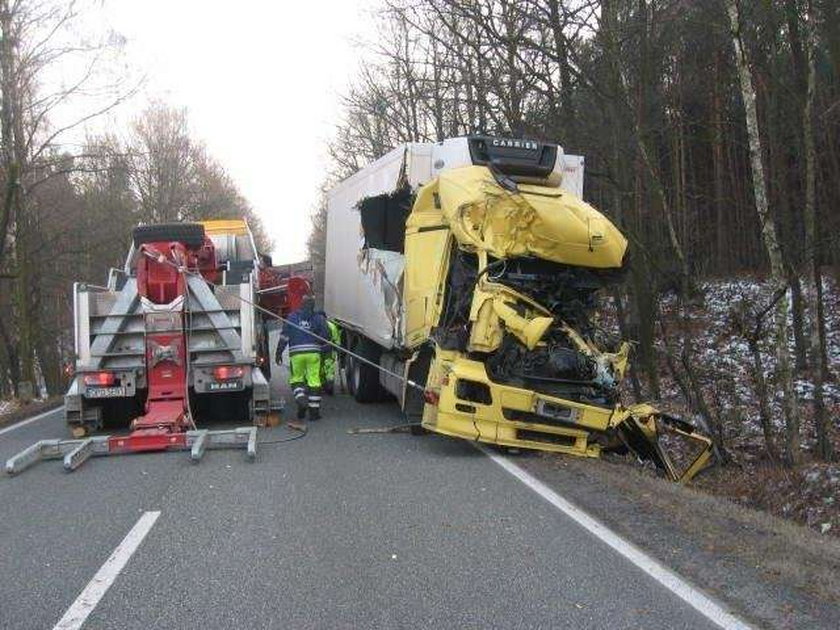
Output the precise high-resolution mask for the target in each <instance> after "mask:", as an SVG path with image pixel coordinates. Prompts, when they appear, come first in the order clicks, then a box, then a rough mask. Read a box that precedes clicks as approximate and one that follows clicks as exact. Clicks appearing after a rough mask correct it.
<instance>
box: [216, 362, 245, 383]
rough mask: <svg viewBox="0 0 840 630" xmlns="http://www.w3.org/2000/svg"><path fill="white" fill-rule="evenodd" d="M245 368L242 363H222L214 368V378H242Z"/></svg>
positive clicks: (220, 379)
mask: <svg viewBox="0 0 840 630" xmlns="http://www.w3.org/2000/svg"><path fill="white" fill-rule="evenodd" d="M243 374H245V369H244V368H243V367H242V366H241V365H220V366H219V367H217V368H213V378H215V379H216V380H217V381H229V380H231V379H234V378H242V375H243Z"/></svg>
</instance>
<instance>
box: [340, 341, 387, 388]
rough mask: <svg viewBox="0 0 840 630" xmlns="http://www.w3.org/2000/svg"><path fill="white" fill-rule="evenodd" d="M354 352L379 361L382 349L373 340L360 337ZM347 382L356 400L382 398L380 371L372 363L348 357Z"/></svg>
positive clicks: (370, 359)
mask: <svg viewBox="0 0 840 630" xmlns="http://www.w3.org/2000/svg"><path fill="white" fill-rule="evenodd" d="M353 352H355V353H356V354H358V355H360V356H363V357H364V358H365V359H367V360H369V361H374V362H376V361H378V360H379V355H380V353H381V350H380V349H379V346H377V345H376V344H375V343H373V342H372V341H368V340H367V339H360V340H359V343H357V344H356V345H355V346H354V347H353ZM348 368H349V369H348V371H347V383H348V388H349V389H350V392H351V393H352V394H353V398H355V399H356V402H360V403H369V402H377V401H379V400H381V399H382V389H381V387H380V386H379V371H378V370H377V369H376V368H374V367H373V366H371V365H368V364H367V363H364V362H362V361H359V360H358V359H356V358H355V357H348Z"/></svg>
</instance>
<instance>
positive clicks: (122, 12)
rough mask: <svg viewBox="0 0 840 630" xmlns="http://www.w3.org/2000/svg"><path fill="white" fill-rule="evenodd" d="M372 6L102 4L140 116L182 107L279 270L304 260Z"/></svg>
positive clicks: (207, 0) (143, 0)
mask: <svg viewBox="0 0 840 630" xmlns="http://www.w3.org/2000/svg"><path fill="white" fill-rule="evenodd" d="M374 5H375V0H356V1H353V0H346V1H342V0H332V1H326V2H325V1H320V2H318V1H310V2H303V1H295V2H284V1H273V0H264V1H258V0H239V1H238V2H229V1H228V2H217V1H213V0H203V1H202V0H107V2H105V3H104V9H103V10H104V11H105V17H106V19H107V21H108V23H109V24H110V25H111V26H112V27H113V28H114V29H116V30H117V31H119V32H120V33H121V34H122V35H124V36H125V37H126V38H127V39H128V44H127V49H126V53H127V55H128V60H129V62H130V63H131V64H132V65H133V66H136V67H137V69H138V70H139V71H140V72H142V73H144V74H146V75H147V77H148V81H147V83H146V87H145V88H144V92H143V94H142V95H141V97H140V98H138V99H135V102H134V103H133V104H132V105H131V106H130V107H137V108H138V109H139V108H142V105H143V104H144V102H145V100H146V99H148V98H159V99H161V100H164V101H166V102H167V103H169V104H171V105H174V106H176V107H180V106H184V107H186V108H187V109H188V112H189V119H190V123H191V127H192V131H193V133H194V135H195V136H196V137H197V138H199V139H201V140H203V141H204V142H205V143H206V144H207V147H208V148H209V150H210V152H211V154H212V155H214V156H215V157H216V158H217V159H218V160H219V161H220V162H221V163H222V165H223V166H224V167H225V168H226V169H227V170H228V172H229V173H230V174H231V175H232V177H233V178H234V179H235V181H236V182H237V184H238V185H239V187H240V189H241V190H242V192H243V194H244V195H245V196H246V197H247V198H248V200H249V201H250V202H251V204H252V205H253V206H254V208H255V209H256V211H257V212H258V213H259V215H260V216H261V217H262V218H263V221H265V225H266V227H267V228H268V230H269V232H270V234H271V236H272V237H273V238H274V241H275V246H276V248H275V251H274V259H275V261H276V262H291V261H294V260H300V259H302V258H304V257H305V256H306V252H305V243H306V236H307V234H308V232H309V225H310V214H311V211H312V209H313V207H314V205H315V203H316V201H317V196H318V187H319V184H320V183H321V181H322V178H323V174H324V169H325V168H326V162H327V160H326V150H325V144H326V142H327V140H328V139H329V138H330V136H331V134H332V132H333V129H334V125H335V121H336V117H337V116H338V114H339V105H338V95H339V94H340V93H341V92H342V91H343V89H344V88H345V86H346V85H347V82H348V80H349V77H351V76H352V75H353V73H354V71H355V70H356V68H357V67H358V65H359V63H360V55H361V52H360V50H359V49H358V48H357V46H356V45H355V42H357V41H358V40H359V39H360V38H364V37H366V36H367V35H368V34H369V31H370V21H371V14H370V7H371V6H374Z"/></svg>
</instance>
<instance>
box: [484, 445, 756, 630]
mask: <svg viewBox="0 0 840 630" xmlns="http://www.w3.org/2000/svg"><path fill="white" fill-rule="evenodd" d="M476 447H477V448H478V449H479V450H480V451H481V452H483V453H484V454H485V455H486V456H487V457H489V458H490V459H491V460H492V461H493V462H495V463H496V464H498V465H499V466H501V467H502V468H503V469H504V470H505V471H506V472H508V473H509V474H511V475H512V476H514V477H516V479H517V480H518V481H520V482H521V483H523V484H524V485H526V486H527V487H528V488H530V489H531V490H533V491H534V492H535V493H537V494H538V495H539V496H540V497H542V498H543V499H545V500H546V501H548V502H549V503H550V504H551V505H552V506H554V507H555V508H557V509H558V510H560V511H561V512H563V514H565V515H566V516H568V517H569V518H571V519H572V520H573V521H575V523H577V524H578V525H580V526H581V527H583V529H585V530H587V531H588V532H589V533H590V534H592V535H593V536H595V537H596V538H597V539H598V540H600V541H601V542H603V543H604V544H606V545H607V546H609V547H610V548H611V549H612V550H613V551H615V552H616V553H618V554H619V555H621V556H622V557H624V558H625V559H627V560H629V561H630V562H632V563H633V564H634V565H636V567H638V568H639V569H641V570H642V571H644V572H645V573H646V574H647V575H648V576H650V577H651V578H653V579H654V580H656V582H658V583H659V584H660V585H662V586H664V587H665V588H666V589H668V590H669V591H671V592H672V593H673V594H674V595H676V596H677V597H679V598H680V599H681V600H683V601H684V602H685V603H687V604H688V605H689V606H691V607H692V608H694V609H695V610H696V611H697V612H699V613H700V614H701V615H703V616H704V617H706V619H708V620H709V621H711V622H712V623H714V624H715V625H717V626H719V627H720V628H724V629H725V630H753V626H751V625H750V624H748V623H747V622H745V621H743V620H742V619H739V618H738V617H737V616H736V615H735V614H734V613H731V612H729V611H727V610H726V608H725V607H724V605H723V604H721V603H719V602H717V601H715V599H714V598H712V597H711V596H710V595H707V594H706V593H704V592H703V591H701V590H700V589H699V588H697V587H696V586H693V585H692V584H691V583H689V582H688V581H687V580H686V579H685V578H682V577H680V576H679V575H677V574H676V573H675V572H674V571H672V570H671V569H669V568H667V567H666V566H665V565H663V564H662V563H660V562H659V561H658V560H655V559H654V558H652V557H651V556H649V555H648V554H646V553H645V552H644V551H642V550H641V549H640V548H639V547H637V546H636V545H634V544H633V543H631V542H630V541H628V540H625V539H624V538H623V537H622V536H620V535H619V534H616V533H615V532H614V531H612V530H611V529H609V528H608V527H607V526H606V525H604V524H603V523H601V522H600V521H599V520H598V519H596V518H595V517H593V516H590V515H589V514H588V513H587V512H585V511H584V510H583V509H581V508H579V507H578V506H576V505H575V504H574V503H572V502H571V501H569V500H568V499H564V498H563V497H561V496H560V495H559V494H558V493H557V492H555V491H554V490H552V489H551V488H549V487H548V486H547V485H546V484H544V483H543V482H542V481H540V480H539V479H537V478H536V477H534V476H533V475H531V474H530V473H529V472H527V471H525V470H523V469H522V468H520V467H519V466H517V465H516V464H514V463H513V462H512V461H510V460H509V459H507V458H506V457H504V456H502V455H499V454H498V453H493V452H492V451H490V450H488V449H487V448H485V447H484V446H481V445H476Z"/></svg>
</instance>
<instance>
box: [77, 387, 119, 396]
mask: <svg viewBox="0 0 840 630" xmlns="http://www.w3.org/2000/svg"><path fill="white" fill-rule="evenodd" d="M85 396H87V397H88V398H119V397H120V396H125V387H88V388H87V389H86V390H85Z"/></svg>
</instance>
